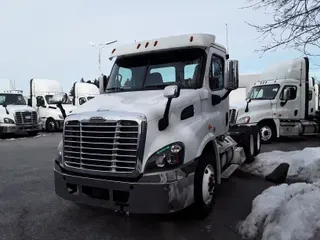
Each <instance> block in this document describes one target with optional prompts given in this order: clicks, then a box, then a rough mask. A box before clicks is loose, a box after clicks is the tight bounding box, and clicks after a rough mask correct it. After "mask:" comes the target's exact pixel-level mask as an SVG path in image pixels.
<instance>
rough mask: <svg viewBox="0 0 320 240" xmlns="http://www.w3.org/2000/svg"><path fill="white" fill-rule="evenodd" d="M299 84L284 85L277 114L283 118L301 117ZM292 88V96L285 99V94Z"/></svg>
mask: <svg viewBox="0 0 320 240" xmlns="http://www.w3.org/2000/svg"><path fill="white" fill-rule="evenodd" d="M298 89H299V85H297V84H290V85H284V86H283V87H282V89H281V92H280V94H279V97H278V101H277V115H278V118H279V119H283V120H299V119H300V91H298ZM288 90H290V97H289V98H288V99H287V100H284V94H285V92H286V91H288Z"/></svg>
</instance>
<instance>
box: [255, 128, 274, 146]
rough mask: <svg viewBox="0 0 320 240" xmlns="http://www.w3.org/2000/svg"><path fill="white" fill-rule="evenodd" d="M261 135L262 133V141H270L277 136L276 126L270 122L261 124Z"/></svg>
mask: <svg viewBox="0 0 320 240" xmlns="http://www.w3.org/2000/svg"><path fill="white" fill-rule="evenodd" d="M259 130H260V135H261V142H262V143H264V144H266V143H270V142H271V141H272V140H273V139H274V137H275V130H274V127H273V126H271V125H270V124H267V123H265V124H261V125H260V126H259Z"/></svg>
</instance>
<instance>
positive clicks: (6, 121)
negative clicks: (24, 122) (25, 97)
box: [3, 117, 14, 124]
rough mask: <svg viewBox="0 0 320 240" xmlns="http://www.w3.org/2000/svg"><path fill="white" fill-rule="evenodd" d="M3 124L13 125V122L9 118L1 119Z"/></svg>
mask: <svg viewBox="0 0 320 240" xmlns="http://www.w3.org/2000/svg"><path fill="white" fill-rule="evenodd" d="M3 122H4V123H9V124H14V121H13V120H12V119H11V118H6V117H5V118H3Z"/></svg>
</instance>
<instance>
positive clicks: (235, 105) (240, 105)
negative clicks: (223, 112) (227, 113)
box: [229, 101, 247, 109]
mask: <svg viewBox="0 0 320 240" xmlns="http://www.w3.org/2000/svg"><path fill="white" fill-rule="evenodd" d="M229 105H230V109H239V108H245V107H246V105H247V101H239V102H230V103H229Z"/></svg>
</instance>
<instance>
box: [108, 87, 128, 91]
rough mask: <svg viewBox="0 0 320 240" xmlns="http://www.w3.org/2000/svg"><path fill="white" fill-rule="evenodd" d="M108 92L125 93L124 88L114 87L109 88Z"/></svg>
mask: <svg viewBox="0 0 320 240" xmlns="http://www.w3.org/2000/svg"><path fill="white" fill-rule="evenodd" d="M106 90H107V91H124V88H120V87H112V88H107V89H106Z"/></svg>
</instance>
